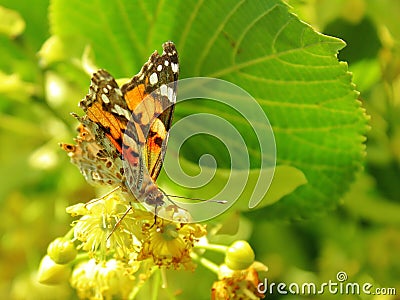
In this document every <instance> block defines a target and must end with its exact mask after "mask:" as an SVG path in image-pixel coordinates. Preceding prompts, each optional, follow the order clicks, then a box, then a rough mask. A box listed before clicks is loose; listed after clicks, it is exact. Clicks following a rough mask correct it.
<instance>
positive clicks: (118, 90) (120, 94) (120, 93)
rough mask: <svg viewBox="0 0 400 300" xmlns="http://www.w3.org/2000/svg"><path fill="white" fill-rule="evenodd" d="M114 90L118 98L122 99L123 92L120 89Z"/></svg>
mask: <svg viewBox="0 0 400 300" xmlns="http://www.w3.org/2000/svg"><path fill="white" fill-rule="evenodd" d="M114 90H115V92H116V93H117V94H118V96H121V97H122V92H121V90H120V89H114Z"/></svg>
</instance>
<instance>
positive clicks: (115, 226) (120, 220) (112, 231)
mask: <svg viewBox="0 0 400 300" xmlns="http://www.w3.org/2000/svg"><path fill="white" fill-rule="evenodd" d="M131 210H132V206H131V205H129V207H128V209H127V210H126V211H125V212H124V214H123V215H122V217H121V218H120V219H119V220H118V221H117V223H115V225H114V227H113V229H112V230H111V232H110V234H109V235H108V236H107V241H108V239H109V238H110V237H111V235H112V234H113V233H114V232H115V230H117V228H118V227H119V225H120V224H121V222H122V220H123V219H124V218H125V217H126V215H127V214H128V213H129V212H130V211H131Z"/></svg>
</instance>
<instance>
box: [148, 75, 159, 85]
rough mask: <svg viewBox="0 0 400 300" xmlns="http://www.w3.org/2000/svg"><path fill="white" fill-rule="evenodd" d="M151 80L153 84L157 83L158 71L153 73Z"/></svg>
mask: <svg viewBox="0 0 400 300" xmlns="http://www.w3.org/2000/svg"><path fill="white" fill-rule="evenodd" d="M149 80H150V84H151V85H155V84H156V83H157V82H158V76H157V74H156V73H153V74H151V75H150V78H149Z"/></svg>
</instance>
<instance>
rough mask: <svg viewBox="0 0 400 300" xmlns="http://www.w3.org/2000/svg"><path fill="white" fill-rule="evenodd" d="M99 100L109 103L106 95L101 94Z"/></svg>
mask: <svg viewBox="0 0 400 300" xmlns="http://www.w3.org/2000/svg"><path fill="white" fill-rule="evenodd" d="M101 100H103V102H104V103H110V99H108V97H107V95H106V94H101Z"/></svg>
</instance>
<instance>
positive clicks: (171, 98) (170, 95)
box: [168, 87, 176, 103]
mask: <svg viewBox="0 0 400 300" xmlns="http://www.w3.org/2000/svg"><path fill="white" fill-rule="evenodd" d="M175 96H176V95H175V92H174V89H173V88H171V87H168V100H169V101H170V102H172V103H175V102H176V97H175Z"/></svg>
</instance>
